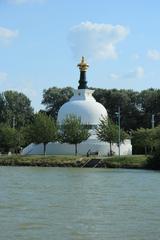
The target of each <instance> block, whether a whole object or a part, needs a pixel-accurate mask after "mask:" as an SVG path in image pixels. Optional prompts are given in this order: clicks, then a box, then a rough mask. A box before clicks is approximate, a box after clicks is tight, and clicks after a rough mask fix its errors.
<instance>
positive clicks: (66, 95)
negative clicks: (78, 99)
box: [42, 87, 73, 119]
mask: <svg viewBox="0 0 160 240" xmlns="http://www.w3.org/2000/svg"><path fill="white" fill-rule="evenodd" d="M72 95H73V90H72V88H71V87H66V88H57V87H52V88H49V89H47V90H46V89H45V90H44V91H43V100H42V104H43V105H45V107H46V110H45V111H46V112H47V114H48V115H51V116H52V117H53V118H54V119H57V114H58V111H59V109H60V107H61V106H62V105H63V104H64V103H65V102H67V101H68V100H69V99H70V97H71V96H72Z"/></svg>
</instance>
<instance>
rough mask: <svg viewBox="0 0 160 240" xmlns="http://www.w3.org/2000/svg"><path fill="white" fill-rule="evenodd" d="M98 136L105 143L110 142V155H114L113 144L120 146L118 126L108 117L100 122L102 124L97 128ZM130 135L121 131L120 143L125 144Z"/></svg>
mask: <svg viewBox="0 0 160 240" xmlns="http://www.w3.org/2000/svg"><path fill="white" fill-rule="evenodd" d="M97 136H98V139H99V140H101V141H103V142H109V145H110V155H112V144H113V143H116V144H117V145H118V144H119V128H118V125H116V124H115V123H113V121H112V120H111V119H109V118H108V117H104V118H102V119H101V120H100V123H99V125H98V127H97ZM127 137H128V135H127V134H126V133H125V131H124V130H123V129H121V130H120V141H121V142H123V141H124V139H126V138H127Z"/></svg>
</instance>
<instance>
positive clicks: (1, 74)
mask: <svg viewBox="0 0 160 240" xmlns="http://www.w3.org/2000/svg"><path fill="white" fill-rule="evenodd" d="M7 77H8V74H7V73H6V72H0V82H1V81H6V80H7Z"/></svg>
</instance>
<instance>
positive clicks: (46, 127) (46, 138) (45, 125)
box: [25, 113, 57, 155]
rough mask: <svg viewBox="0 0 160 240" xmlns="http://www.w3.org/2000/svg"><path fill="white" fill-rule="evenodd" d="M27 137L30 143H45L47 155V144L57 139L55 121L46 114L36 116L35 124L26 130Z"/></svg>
mask: <svg viewBox="0 0 160 240" xmlns="http://www.w3.org/2000/svg"><path fill="white" fill-rule="evenodd" d="M25 137H26V140H27V141H28V142H29V141H30V142H34V143H36V144H38V143H43V144H44V155H45V154H46V145H47V143H48V142H51V141H52V142H54V141H55V140H56V139H57V126H56V124H55V122H54V119H53V118H51V117H49V116H47V115H46V114H44V113H37V114H35V117H34V120H33V123H32V124H31V125H30V126H27V127H26V129H25Z"/></svg>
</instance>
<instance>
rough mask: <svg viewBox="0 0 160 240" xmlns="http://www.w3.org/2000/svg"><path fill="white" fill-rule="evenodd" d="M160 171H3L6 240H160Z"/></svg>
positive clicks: (1, 211) (1, 213)
mask: <svg viewBox="0 0 160 240" xmlns="http://www.w3.org/2000/svg"><path fill="white" fill-rule="evenodd" d="M159 187H160V172H158V171H157V172H156V171H145V170H127V169H125V170H124V169H123V170H122V169H78V168H41V167H0V240H93V239H95V240H110V239H113V240H159V239H160V190H159Z"/></svg>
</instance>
